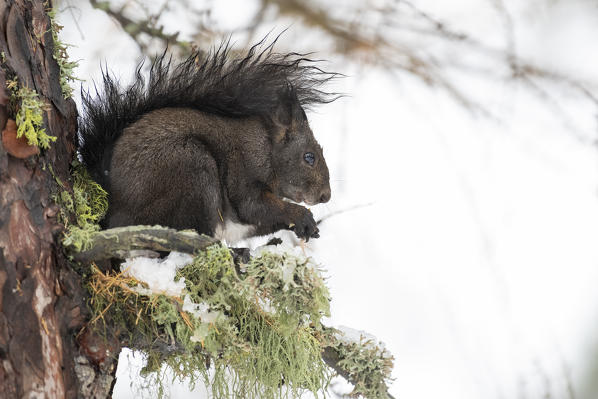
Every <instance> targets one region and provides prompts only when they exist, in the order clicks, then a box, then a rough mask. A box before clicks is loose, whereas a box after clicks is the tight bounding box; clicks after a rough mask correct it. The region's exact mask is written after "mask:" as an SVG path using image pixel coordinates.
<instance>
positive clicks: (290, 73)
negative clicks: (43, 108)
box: [78, 40, 339, 243]
mask: <svg viewBox="0 0 598 399" xmlns="http://www.w3.org/2000/svg"><path fill="white" fill-rule="evenodd" d="M263 42H264V40H262V41H261V42H259V43H257V44H256V45H254V46H253V47H251V48H250V49H249V50H248V52H247V53H245V55H243V56H236V57H235V56H233V51H232V50H231V47H230V44H229V43H228V42H225V43H223V44H222V45H220V46H219V47H217V48H214V49H213V50H211V51H209V52H202V51H195V52H194V53H192V54H191V56H189V57H188V58H187V59H186V60H184V61H182V62H181V63H179V64H174V63H173V62H172V57H167V56H166V52H165V53H163V54H162V56H159V57H157V58H156V60H155V61H154V62H152V64H151V68H150V72H149V78H148V81H147V84H146V80H145V78H144V77H143V75H142V73H141V69H142V65H143V64H140V65H139V66H138V67H137V70H136V79H135V81H134V83H132V84H131V85H130V86H128V87H125V88H123V87H121V86H120V85H119V83H118V81H117V80H116V79H115V78H114V77H112V76H111V75H110V74H109V73H108V72H106V71H103V73H102V75H103V92H102V93H100V92H99V90H98V89H97V88H96V90H95V92H96V93H95V97H92V96H91V94H90V92H89V91H83V90H82V102H83V105H84V110H85V111H84V114H83V116H82V117H81V119H80V121H79V135H78V141H79V153H80V156H81V160H82V162H83V164H84V165H85V166H86V168H87V170H88V171H89V173H90V174H91V176H92V178H93V179H94V180H95V181H96V182H98V183H99V184H100V185H101V186H102V187H103V188H104V189H105V190H106V191H107V192H108V194H109V206H108V212H107V214H106V216H105V218H104V221H103V222H102V225H103V227H107V228H111V227H118V226H127V225H137V224H144V225H154V224H159V225H163V226H168V227H171V228H176V229H195V230H196V231H197V232H198V233H200V234H201V233H203V234H207V235H210V236H213V237H215V238H218V239H221V240H222V239H225V240H227V241H228V242H229V243H230V242H235V241H238V240H241V239H243V238H246V237H249V236H259V235H266V234H270V233H274V232H276V231H279V230H282V229H288V230H292V231H294V233H295V234H296V235H297V237H299V238H301V239H305V240H306V241H308V240H309V239H310V238H318V237H319V230H318V226H317V223H316V221H315V220H314V217H313V215H312V213H311V211H310V210H309V209H307V208H306V207H304V206H301V205H299V204H298V203H300V202H304V203H306V204H308V205H315V204H318V203H324V202H327V201H329V200H330V196H331V192H330V183H329V172H328V167H327V165H326V161H325V159H324V155H323V153H322V148H321V147H320V145H319V144H318V142H317V141H316V139H315V138H314V135H313V133H312V131H311V129H310V127H309V123H308V120H307V116H306V113H305V109H308V108H309V107H311V106H313V105H317V104H323V103H329V102H331V101H334V100H335V99H337V98H338V97H339V96H338V95H336V94H335V93H327V92H325V91H322V90H320V87H321V86H322V85H323V84H324V83H326V82H328V81H329V80H331V79H333V78H335V77H336V76H337V75H338V74H336V73H331V72H325V71H323V70H322V69H320V68H319V67H318V66H317V62H318V61H314V60H311V59H309V58H307V57H308V55H306V54H298V53H288V54H279V53H275V52H274V51H273V45H274V43H275V42H276V40H275V41H274V42H273V43H271V44H269V45H267V46H265V48H264V46H263ZM288 200H291V201H293V202H294V203H293V202H290V201H288Z"/></svg>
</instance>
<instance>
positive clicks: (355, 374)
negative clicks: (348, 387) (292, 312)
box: [326, 329, 393, 399]
mask: <svg viewBox="0 0 598 399" xmlns="http://www.w3.org/2000/svg"><path fill="white" fill-rule="evenodd" d="M326 335H327V339H328V340H329V344H328V345H329V347H331V348H332V349H333V350H334V351H335V352H336V355H337V356H338V358H339V359H340V360H339V362H338V366H339V367H340V368H341V369H342V370H344V371H345V372H346V373H347V374H348V376H349V380H350V381H351V383H352V384H353V385H354V388H353V392H351V396H363V397H365V398H370V399H377V398H380V399H386V398H388V397H389V396H388V383H389V382H390V381H391V377H390V375H391V373H392V368H393V357H392V355H391V354H390V353H389V352H388V351H387V350H386V349H385V348H384V347H383V346H381V345H380V344H379V343H378V342H376V340H375V339H373V337H367V336H364V335H360V337H359V340H354V341H351V340H348V339H345V338H344V337H343V333H342V332H340V331H337V330H334V329H327V330H326Z"/></svg>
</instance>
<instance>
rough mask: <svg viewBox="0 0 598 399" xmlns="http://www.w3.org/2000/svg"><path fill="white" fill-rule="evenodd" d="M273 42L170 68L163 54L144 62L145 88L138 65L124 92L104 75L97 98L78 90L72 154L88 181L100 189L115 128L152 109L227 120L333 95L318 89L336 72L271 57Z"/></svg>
mask: <svg viewBox="0 0 598 399" xmlns="http://www.w3.org/2000/svg"><path fill="white" fill-rule="evenodd" d="M275 42H276V40H274V41H273V42H272V43H271V44H269V45H267V46H264V40H262V41H260V42H259V43H258V44H256V45H254V46H253V47H251V48H250V49H249V51H248V52H247V53H246V54H245V55H243V56H238V55H236V54H235V53H234V51H233V50H232V49H231V47H230V43H229V42H225V43H223V44H222V45H220V47H218V48H215V49H213V50H212V51H210V52H202V51H196V52H194V53H192V54H191V55H190V56H189V57H188V58H187V59H186V60H184V61H183V62H181V63H179V64H175V65H173V62H172V57H171V56H167V55H166V53H164V54H163V55H162V56H160V57H158V58H157V59H156V60H155V61H154V62H152V64H151V67H150V71H149V76H148V79H147V84H146V79H145V78H144V76H143V74H142V67H143V63H142V64H140V65H139V66H138V67H137V70H136V75H135V81H134V83H132V84H131V85H130V86H128V87H121V86H120V85H119V83H118V81H117V80H116V79H115V78H114V77H113V76H111V75H110V73H108V72H104V73H103V90H102V91H101V92H100V91H99V90H98V89H97V88H96V90H95V96H94V97H92V96H91V95H90V93H89V92H85V91H82V101H83V107H84V110H83V116H82V117H81V118H80V121H79V137H78V138H79V152H80V154H81V157H82V160H83V163H84V164H85V166H86V167H87V169H88V170H89V172H90V173H91V175H92V176H93V177H94V179H96V180H97V181H98V182H99V183H100V184H101V185H103V186H104V187H106V188H107V185H108V179H107V178H106V175H107V173H108V171H109V165H110V159H111V155H112V147H113V145H114V143H115V141H116V140H117V139H118V137H119V136H120V135H121V134H122V131H123V129H125V128H126V127H127V126H129V125H130V124H132V123H134V122H135V121H137V120H138V119H139V118H140V117H141V116H143V115H144V114H146V113H148V112H151V111H154V110H156V109H160V108H166V107H184V108H193V109H197V110H200V111H203V112H207V113H213V114H218V115H224V116H229V117H245V116H264V117H267V116H270V115H272V114H273V113H274V112H275V110H276V108H277V106H278V104H280V102H281V101H296V102H299V104H301V106H303V107H309V106H310V105H314V104H320V103H327V102H331V101H333V100H334V99H335V98H337V97H338V96H336V95H335V94H334V93H327V92H324V91H321V90H320V89H319V87H320V86H321V85H322V84H324V83H325V82H327V81H329V80H330V79H333V78H334V77H336V76H338V74H336V73H329V72H325V71H323V70H322V69H320V68H319V67H318V66H316V64H317V62H318V61H317V60H311V59H309V58H308V56H309V55H307V54H298V53H288V54H279V53H275V52H273V50H272V47H273V45H274V43H275Z"/></svg>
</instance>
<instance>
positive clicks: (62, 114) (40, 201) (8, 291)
mask: <svg viewBox="0 0 598 399" xmlns="http://www.w3.org/2000/svg"><path fill="white" fill-rule="evenodd" d="M50 5H51V4H50ZM48 6H49V5H48V4H47V2H44V1H42V0H3V1H1V2H0V32H1V34H0V51H1V57H0V62H1V65H0V130H5V127H6V125H7V121H9V120H14V119H15V114H14V110H11V109H10V108H11V107H10V106H9V105H10V100H11V99H10V96H11V92H10V90H8V89H7V86H6V82H7V81H8V80H11V81H14V80H15V78H16V82H17V83H18V85H19V87H27V88H29V89H31V90H35V91H36V92H37V93H38V95H39V98H40V100H41V101H43V103H44V111H43V121H44V127H45V129H46V131H47V132H48V133H49V134H51V135H53V136H56V137H57V141H56V142H53V143H51V146H50V148H48V149H44V150H42V151H41V152H40V153H39V154H38V155H36V154H35V151H34V152H32V153H33V155H30V156H25V157H16V156H13V155H10V154H9V153H8V152H7V148H5V146H4V145H3V144H0V397H2V398H16V397H39V398H42V397H45V398H75V397H80V396H82V395H81V392H83V391H82V389H81V386H82V382H81V381H80V380H79V379H78V378H77V373H76V370H79V371H81V370H84V371H85V370H87V371H90V372H91V374H88V375H87V379H86V384H87V385H88V388H89V387H91V388H90V389H88V390H87V392H93V391H94V390H95V391H97V392H98V393H99V397H102V396H101V395H102V390H101V389H99V388H98V389H96V387H95V386H94V383H95V381H98V380H99V377H100V375H101V374H102V373H103V374H104V375H105V374H107V373H108V372H107V371H106V370H108V369H110V367H108V368H105V369H104V371H103V372H102V371H100V370H101V368H100V367H98V366H97V365H96V364H94V359H93V356H90V355H88V353H87V352H86V351H85V350H83V349H84V346H83V345H80V343H78V342H77V339H76V338H75V336H76V333H77V332H78V331H79V330H80V329H81V328H82V326H83V323H84V321H85V318H86V312H87V310H86V306H85V302H84V298H83V288H82V286H81V282H80V277H79V276H78V275H77V274H76V273H75V272H74V271H73V270H72V269H71V268H70V266H69V264H68V261H67V259H66V257H65V256H64V255H63V254H62V250H61V247H60V244H59V240H60V233H61V230H62V226H61V224H60V223H59V221H58V220H57V217H56V216H57V214H58V208H57V206H56V205H55V204H54V203H53V201H52V199H51V198H52V194H53V192H54V191H55V190H56V189H57V186H56V179H59V180H60V181H62V182H63V184H65V186H66V187H67V189H68V178H69V165H70V162H71V160H72V159H73V156H74V152H75V144H74V142H75V132H76V123H77V119H76V115H77V111H76V107H75V104H74V102H73V101H72V100H71V99H64V97H63V93H62V90H61V87H60V69H59V67H58V65H57V63H56V61H55V60H54V58H53V56H52V55H53V53H54V49H53V46H54V44H53V41H52V34H51V29H50V27H51V25H50V19H49V18H48V16H47V12H46V8H47V7H48ZM80 353H81V354H80ZM81 363H84V364H88V365H90V367H88V368H87V369H85V368H82V367H81ZM112 368H114V366H112ZM79 374H82V373H81V372H80V373H79ZM96 385H97V384H96ZM105 385H106V384H105V381H104V386H105ZM109 388H110V387H109V386H108V391H106V389H105V388H104V391H106V393H104V397H105V396H106V395H108V392H109Z"/></svg>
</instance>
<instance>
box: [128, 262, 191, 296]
mask: <svg viewBox="0 0 598 399" xmlns="http://www.w3.org/2000/svg"><path fill="white" fill-rule="evenodd" d="M191 262H193V257H192V256H191V255H189V254H184V253H180V252H171V253H170V254H169V255H168V256H167V257H166V258H164V259H156V258H147V257H144V256H140V257H137V258H132V259H126V260H125V261H124V262H123V263H122V264H121V265H120V270H121V271H122V272H123V274H124V275H125V276H129V277H133V278H135V279H137V280H139V281H144V282H146V283H147V285H148V286H149V287H148V289H144V288H142V287H138V288H137V291H138V292H139V293H140V294H143V295H150V294H164V295H169V296H181V295H182V294H183V290H184V289H185V279H184V278H181V279H179V281H174V278H175V275H176V272H177V270H178V269H180V268H182V267H183V266H186V265H188V264H190V263H191Z"/></svg>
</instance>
